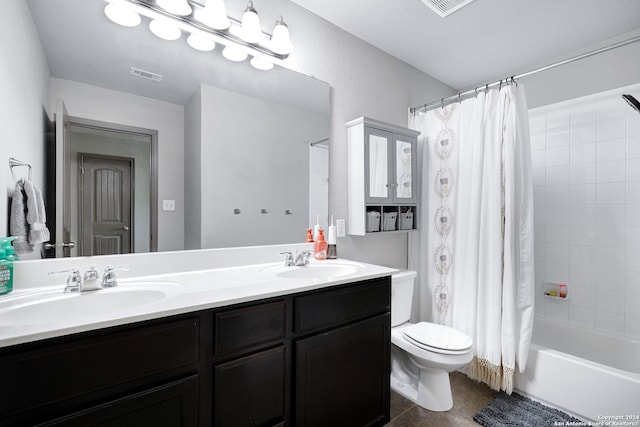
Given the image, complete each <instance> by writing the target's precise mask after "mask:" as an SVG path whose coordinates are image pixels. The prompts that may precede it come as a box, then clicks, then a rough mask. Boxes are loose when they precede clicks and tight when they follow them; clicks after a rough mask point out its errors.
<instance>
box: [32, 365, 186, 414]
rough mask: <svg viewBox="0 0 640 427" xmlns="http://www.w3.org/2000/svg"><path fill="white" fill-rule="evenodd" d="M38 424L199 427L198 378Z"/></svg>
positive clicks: (163, 386)
mask: <svg viewBox="0 0 640 427" xmlns="http://www.w3.org/2000/svg"><path fill="white" fill-rule="evenodd" d="M38 426H42V427H45V426H47V427H48V426H56V427H58V426H59V427H90V426H100V427H141V426H153V427H175V426H181V427H197V426H198V377H197V376H191V377H188V378H185V379H182V380H179V381H174V382H171V383H168V384H164V385H162V386H159V387H154V388H152V389H150V390H145V391H143V392H140V393H136V394H133V395H131V396H127V397H124V398H121V399H117V400H114V401H110V402H107V403H104V404H101V405H98V406H96V407H92V408H89V409H86V410H84V411H80V412H77V413H74V414H71V415H68V416H65V417H62V418H59V419H56V420H53V421H50V422H45V423H42V424H38Z"/></svg>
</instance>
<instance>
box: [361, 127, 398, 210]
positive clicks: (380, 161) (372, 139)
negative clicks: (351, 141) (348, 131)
mask: <svg viewBox="0 0 640 427" xmlns="http://www.w3.org/2000/svg"><path fill="white" fill-rule="evenodd" d="M392 141H393V134H391V133H389V132H384V131H381V130H379V129H375V128H370V127H366V128H365V152H364V156H365V201H366V203H388V202H390V201H391V200H393V193H392V191H391V187H390V185H389V182H390V178H391V176H392V175H391V166H392V163H391V154H392V151H391V146H392Z"/></svg>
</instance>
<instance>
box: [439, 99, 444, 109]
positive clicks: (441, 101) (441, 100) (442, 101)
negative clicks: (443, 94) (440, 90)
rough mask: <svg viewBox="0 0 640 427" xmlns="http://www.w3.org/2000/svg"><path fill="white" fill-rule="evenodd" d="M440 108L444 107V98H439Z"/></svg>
mask: <svg viewBox="0 0 640 427" xmlns="http://www.w3.org/2000/svg"><path fill="white" fill-rule="evenodd" d="M440 108H444V98H440Z"/></svg>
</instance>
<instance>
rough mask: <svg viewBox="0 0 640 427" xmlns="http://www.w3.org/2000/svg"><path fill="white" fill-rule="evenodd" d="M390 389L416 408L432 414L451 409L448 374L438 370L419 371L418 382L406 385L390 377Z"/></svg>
mask: <svg viewBox="0 0 640 427" xmlns="http://www.w3.org/2000/svg"><path fill="white" fill-rule="evenodd" d="M391 389H392V390H393V391H395V392H396V393H398V394H399V395H401V396H403V397H405V398H407V399H409V400H410V401H412V402H413V403H415V404H416V405H418V406H421V407H423V408H425V409H428V410H430V411H434V412H444V411H448V410H450V409H451V408H453V396H452V394H451V381H450V380H449V373H448V372H445V371H440V370H429V369H421V370H420V380H419V381H418V384H417V388H416V384H407V383H405V382H403V381H400V380H399V379H398V378H396V377H394V376H393V375H391Z"/></svg>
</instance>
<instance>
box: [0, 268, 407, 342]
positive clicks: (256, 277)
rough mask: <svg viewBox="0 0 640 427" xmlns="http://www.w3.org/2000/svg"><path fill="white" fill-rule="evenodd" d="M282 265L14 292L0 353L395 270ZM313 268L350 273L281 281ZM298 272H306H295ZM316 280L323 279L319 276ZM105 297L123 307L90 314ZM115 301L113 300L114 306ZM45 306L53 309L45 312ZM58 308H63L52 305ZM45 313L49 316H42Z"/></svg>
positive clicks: (6, 306) (2, 325)
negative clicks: (82, 288) (3, 349)
mask: <svg viewBox="0 0 640 427" xmlns="http://www.w3.org/2000/svg"><path fill="white" fill-rule="evenodd" d="M282 264H283V263H282V262H278V263H267V264H253V265H246V266H235V267H228V268H213V269H208V270H206V269H204V270H194V271H188V272H180V273H167V274H157V275H148V276H139V277H127V278H125V279H121V280H118V287H117V288H111V289H102V290H98V291H87V292H80V293H67V294H65V293H63V289H64V285H62V286H60V285H57V286H47V287H40V288H38V287H31V286H29V287H25V288H23V289H22V288H21V289H16V290H14V292H12V293H11V294H8V295H5V296H2V297H0V347H8V346H11V345H15V344H21V343H27V342H32V341H37V340H42V339H46V338H53V337H58V336H63V335H68V334H73V333H78V332H85V331H91V330H96V329H101V328H107V327H111V326H117V325H124V324H128V323H133V322H140V321H144V320H150V319H156V318H161V317H166V316H172V315H177V314H183V313H189V312H195V311H199V310H205V309H210V308H215V307H222V306H228V305H233V304H238V303H242V302H248V301H256V300H261V299H265V298H271V297H277V296H283V295H288V294H294V293H298V292H304V291H309V290H314V289H321V288H326V287H330V286H336V285H341V284H345V283H351V282H357V281H362V280H367V279H373V278H377V277H383V276H389V275H392V274H394V273H396V272H398V270H397V269H392V268H387V267H381V266H377V265H372V264H366V263H361V262H354V261H349V260H344V259H339V260H326V261H315V260H312V261H310V264H309V266H307V267H283V266H282ZM315 267H318V268H325V267H329V268H327V270H326V271H328V270H331V268H333V267H335V268H336V269H340V268H344V269H346V270H348V271H349V273H348V274H343V273H340V274H339V275H337V276H331V275H330V274H325V275H324V276H326V277H319V278H318V277H286V276H288V275H291V273H292V272H293V273H292V274H293V275H295V274H298V273H301V275H302V276H305V275H307V273H309V275H312V274H313V273H311V271H312V269H314V268H315ZM285 269H286V270H285ZM300 269H306V270H304V271H300V272H298V273H296V272H295V270H300ZM351 270H352V271H353V272H351ZM320 276H323V275H322V273H321V274H320ZM145 292H148V294H153V295H161V297H158V298H157V299H155V300H152V301H151V300H150V301H147V300H143V301H142V302H141V303H139V304H138V303H133V302H132V300H133V299H135V298H129V296H131V297H135V296H136V295H137V294H136V293H139V294H144V293H145ZM107 294H109V295H107ZM115 294H120V295H115ZM96 296H97V297H96ZM105 296H107V297H110V296H117V297H118V298H120V297H122V298H121V299H122V300H123V302H124V305H126V306H128V307H119V306H117V302H116V303H112V302H109V301H106V302H105V304H115V305H113V308H110V309H109V310H106V311H104V312H101V311H102V309H98V310H96V312H92V311H91V309H90V307H92V306H91V305H90V304H89V303H90V302H92V301H93V302H95V301H98V299H101V298H104V297H105ZM91 298H93V300H91ZM118 298H116V300H118V301H119V299H118ZM49 301H53V303H52V304H51V305H50V306H49V307H46V306H45V305H46V304H48V303H49ZM60 302H62V303H63V304H62V305H56V304H59V303H60ZM102 302H103V300H100V303H102ZM25 307H26V310H25ZM87 307H89V309H87ZM20 310H23V311H22V312H20ZM36 310H37V311H36ZM47 310H49V311H50V314H47ZM25 313H26V314H25ZM29 313H35V315H30V314H29ZM76 313H79V314H77V315H76ZM45 319H46V320H45Z"/></svg>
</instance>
